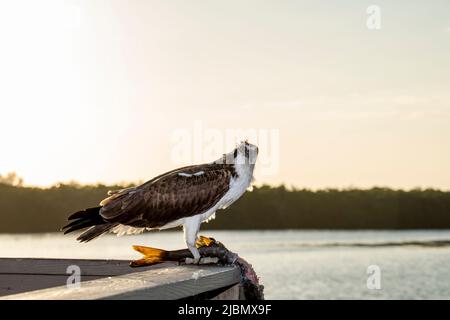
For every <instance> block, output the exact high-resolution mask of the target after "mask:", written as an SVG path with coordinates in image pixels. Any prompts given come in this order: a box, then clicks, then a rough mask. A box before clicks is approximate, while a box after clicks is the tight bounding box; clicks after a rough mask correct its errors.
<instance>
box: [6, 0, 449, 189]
mask: <svg viewBox="0 0 450 320" xmlns="http://www.w3.org/2000/svg"><path fill="white" fill-rule="evenodd" d="M425 5H428V6H429V7H427V11H425V10H423V6H425ZM256 6H257V7H258V10H255V7H256ZM379 6H380V7H381V9H382V10H383V11H382V12H383V15H382V17H383V19H384V20H383V25H382V28H381V29H380V30H379V31H368V30H367V28H366V24H365V17H366V11H365V10H366V6H365V5H364V4H361V3H359V2H358V1H354V2H349V4H348V6H346V7H345V8H337V7H334V6H331V5H328V4H327V5H325V2H323V1H317V3H316V4H315V5H311V4H309V5H308V3H306V2H302V1H287V2H286V3H284V4H281V3H279V2H276V1H272V2H267V3H261V2H259V1H248V2H246V3H241V2H238V1H230V2H227V3H226V4H225V3H219V2H214V3H213V2H208V1H200V2H198V3H196V4H195V5H194V4H191V5H188V4H186V3H183V2H182V1H175V2H174V3H172V4H169V3H166V2H163V1H156V0H152V1H145V2H141V1H128V2H123V1H114V0H112V1H108V2H105V1H99V0H91V1H82V0H66V1H60V0H42V1H31V0H18V1H7V0H3V1H2V0H0V39H1V43H0V46H1V48H0V70H1V72H0V90H1V92H0V117H1V126H0V137H1V138H0V139H1V148H2V151H1V152H0V153H1V154H0V175H3V174H6V173H7V172H16V173H17V174H18V175H20V176H21V177H23V178H24V180H25V184H26V185H33V186H50V185H53V184H55V183H57V182H70V181H77V182H79V183H91V184H94V183H104V184H115V183H121V182H123V181H135V182H137V181H146V180H148V179H150V178H152V177H154V176H156V175H157V174H159V173H162V172H165V171H168V170H171V169H173V168H174V167H176V166H177V164H176V163H175V162H174V161H173V159H172V158H171V154H172V151H173V146H174V145H173V139H172V137H173V134H174V132H176V131H177V130H180V129H183V130H194V129H193V128H194V127H195V123H197V122H199V121H200V122H201V123H202V124H203V126H204V128H205V129H206V130H210V131H212V130H217V131H218V132H219V133H221V134H225V132H226V130H230V129H231V130H235V129H239V128H242V129H252V128H257V129H260V128H265V129H276V130H278V131H279V140H280V145H279V151H278V152H279V154H278V158H279V168H278V169H277V172H276V173H274V174H272V175H263V174H258V175H257V176H256V182H257V184H259V185H261V184H264V183H268V184H272V185H278V184H281V183H285V184H286V185H294V186H297V187H310V188H321V187H345V186H352V185H354V186H357V187H371V186H375V185H378V186H390V187H394V188H414V187H436V188H444V189H450V167H449V166H448V163H450V148H448V145H449V137H450V125H449V123H450V93H449V91H448V88H449V87H450V72H449V71H450V61H449V59H448V56H450V41H449V40H450V38H449V33H448V32H447V31H448V30H447V29H448V17H447V16H446V15H445V14H444V13H445V12H449V10H450V4H449V3H446V2H436V3H433V4H432V5H431V4H426V3H421V2H415V1H412V2H407V1H399V2H398V3H397V2H396V3H395V4H394V3H391V2H389V1H384V0H382V1H379ZM408 6H411V7H408ZM405 8H409V9H408V10H409V11H408V12H410V13H409V14H408V15H406V14H405V12H406V11H405V10H406V9H405ZM430 13H432V14H430ZM431 17H432V18H431ZM443 30H444V31H443ZM202 141H203V142H202V143H203V145H202V146H203V147H204V148H211V145H210V144H211V141H212V140H211V138H210V137H206V138H205V139H204V140H202ZM219 153H220V152H219ZM219 156H220V154H219ZM192 162H195V159H192Z"/></svg>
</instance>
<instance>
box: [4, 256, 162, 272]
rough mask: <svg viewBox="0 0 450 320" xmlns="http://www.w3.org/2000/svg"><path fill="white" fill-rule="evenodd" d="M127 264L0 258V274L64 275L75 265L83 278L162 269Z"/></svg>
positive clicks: (117, 262)
mask: <svg viewBox="0 0 450 320" xmlns="http://www.w3.org/2000/svg"><path fill="white" fill-rule="evenodd" d="M128 264H129V261H126V260H85V259H35V258H0V274H47V275H66V274H67V267H68V266H70V265H76V266H79V267H80V269H81V272H82V275H85V276H116V275H121V274H126V273H130V272H136V271H144V270H148V269H154V268H161V267H164V265H163V264H162V265H155V266H151V267H143V268H140V269H133V268H130V266H129V265H128Z"/></svg>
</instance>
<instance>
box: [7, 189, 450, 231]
mask: <svg viewBox="0 0 450 320" xmlns="http://www.w3.org/2000/svg"><path fill="white" fill-rule="evenodd" d="M118 188H120V187H119V186H104V185H97V186H78V185H59V186H55V187H52V188H48V189H41V188H30V187H23V186H20V185H11V184H7V183H0V232H2V233H13V232H14V233H16V232H24V233H25V232H52V231H58V230H59V228H60V227H61V226H62V225H64V224H65V222H66V217H67V216H68V215H69V214H70V213H72V212H75V211H78V210H80V209H83V208H86V207H90V206H95V205H97V204H98V203H99V201H100V200H101V199H103V198H104V197H105V196H106V193H107V191H108V190H111V189H118ZM202 228H203V229H283V228H291V229H294V228H301V229H416V228H424V229H425V228H450V192H444V191H439V190H430V189H427V190H411V191H402V190H392V189H387V188H372V189H368V190H360V189H345V190H336V189H326V190H319V191H311V190H305V189H302V190H295V189H294V190H288V189H286V188H285V187H283V186H280V187H269V186H263V187H260V188H255V190H254V191H253V192H247V193H246V194H245V195H244V196H243V197H242V198H241V199H240V200H239V201H238V202H236V203H235V204H233V205H232V206H231V207H230V208H228V209H226V210H223V211H222V210H221V211H218V214H217V215H216V219H215V220H213V221H211V222H210V223H208V224H204V225H203V226H202Z"/></svg>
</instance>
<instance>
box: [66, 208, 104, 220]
mask: <svg viewBox="0 0 450 320" xmlns="http://www.w3.org/2000/svg"><path fill="white" fill-rule="evenodd" d="M101 208H102V207H94V208H87V209H84V210H81V211H78V212H75V213H74V214H71V215H70V216H69V217H68V218H67V220H74V219H86V218H93V217H96V216H98V215H99V211H100V209H101Z"/></svg>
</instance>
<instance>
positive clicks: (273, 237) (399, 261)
mask: <svg viewBox="0 0 450 320" xmlns="http://www.w3.org/2000/svg"><path fill="white" fill-rule="evenodd" d="M202 234H204V235H208V236H212V237H214V238H216V239H218V240H220V241H222V242H223V243H224V244H225V245H226V246H227V247H228V248H229V249H231V250H232V251H235V252H237V253H239V254H240V255H241V256H242V257H244V258H245V259H246V260H248V261H249V262H251V263H252V264H253V266H254V268H255V270H256V272H257V274H258V275H259V276H260V278H261V282H262V284H264V286H265V294H266V298H267V299H449V298H450V230H444V231H290V230H285V231H208V232H204V233H202ZM447 241H448V242H447ZM133 244H141V245H148V246H154V247H161V248H166V249H179V248H183V247H184V244H183V237H182V232H181V231H173V232H156V233H147V234H143V235H138V236H126V237H121V238H118V237H116V236H114V235H107V236H103V237H101V238H99V239H97V240H95V241H93V242H90V243H87V244H79V243H77V242H76V241H75V237H74V236H62V235H61V234H38V235H0V256H1V257H53V258H105V259H135V258H138V257H139V254H137V253H136V252H134V251H132V250H131V248H130V246H131V245H133ZM369 265H377V266H379V267H380V270H381V289H380V290H370V289H368V288H367V284H366V282H367V277H368V275H367V267H368V266H369Z"/></svg>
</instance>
